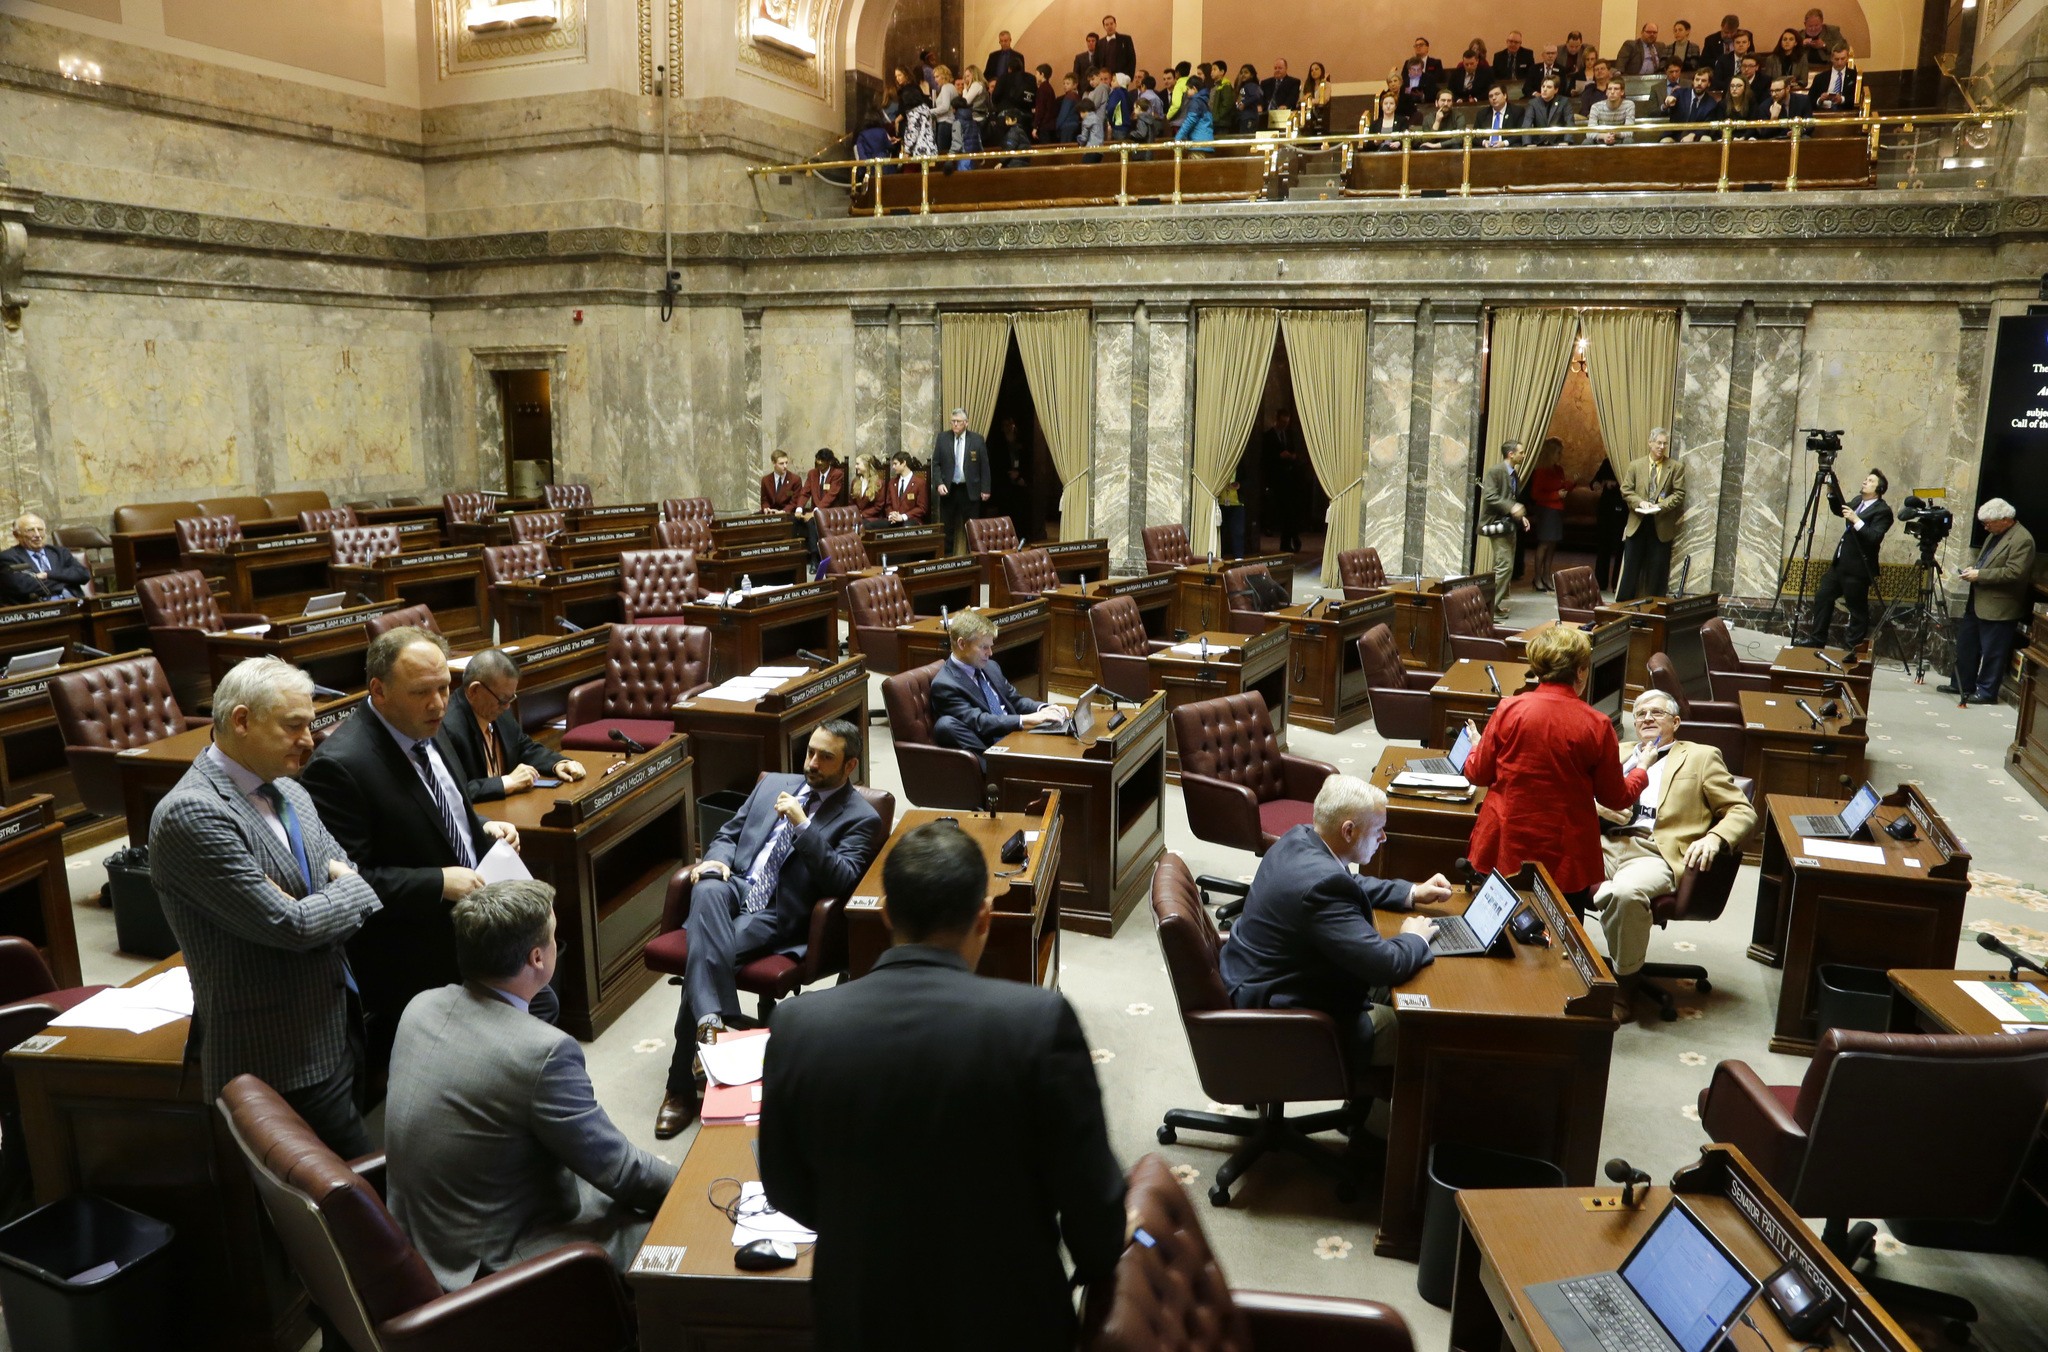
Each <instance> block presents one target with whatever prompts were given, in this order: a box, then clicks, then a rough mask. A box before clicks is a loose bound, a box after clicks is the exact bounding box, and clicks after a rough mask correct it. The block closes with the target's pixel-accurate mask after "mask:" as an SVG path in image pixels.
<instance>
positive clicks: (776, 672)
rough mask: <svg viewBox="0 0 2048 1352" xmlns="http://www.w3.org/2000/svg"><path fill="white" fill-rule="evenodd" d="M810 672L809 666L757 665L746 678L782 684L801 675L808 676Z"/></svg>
mask: <svg viewBox="0 0 2048 1352" xmlns="http://www.w3.org/2000/svg"><path fill="white" fill-rule="evenodd" d="M810 674H811V669H810V668H809V667H755V668H754V669H753V670H752V671H750V672H748V673H747V676H746V679H748V680H750V681H773V682H774V683H775V684H776V685H781V684H782V683H783V682H784V681H793V680H795V679H796V678H797V677H799V676H808V675H810Z"/></svg>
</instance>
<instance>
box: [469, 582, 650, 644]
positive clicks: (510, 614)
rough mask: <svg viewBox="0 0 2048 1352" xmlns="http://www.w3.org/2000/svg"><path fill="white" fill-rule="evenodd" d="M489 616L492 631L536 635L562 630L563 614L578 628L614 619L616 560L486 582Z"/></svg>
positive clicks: (508, 635) (503, 634)
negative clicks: (489, 607)
mask: <svg viewBox="0 0 2048 1352" xmlns="http://www.w3.org/2000/svg"><path fill="white" fill-rule="evenodd" d="M490 593H491V619H492V620H493V621H494V622H495V623H496V624H497V626H498V637H499V638H501V639H506V638H541V637H545V636H546V635H549V634H558V633H560V632H562V629H561V622H562V621H563V620H567V621H568V622H569V623H571V624H573V625H575V626H576V627H577V628H579V629H588V628H589V627H590V626H592V625H594V624H615V623H617V622H618V621H619V620H621V619H623V618H624V617H623V615H622V614H621V612H620V610H619V565H618V564H616V563H597V564H592V565H591V566H590V567H588V568H550V569H548V570H547V571H546V572H544V573H541V574H539V575H538V576H535V577H517V578H512V579H510V580H508V581H505V582H493V583H491V584H490Z"/></svg>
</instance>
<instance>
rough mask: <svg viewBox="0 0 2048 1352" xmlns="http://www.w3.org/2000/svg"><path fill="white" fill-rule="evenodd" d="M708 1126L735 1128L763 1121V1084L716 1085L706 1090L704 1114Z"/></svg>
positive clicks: (707, 1087)
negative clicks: (734, 1126)
mask: <svg viewBox="0 0 2048 1352" xmlns="http://www.w3.org/2000/svg"><path fill="white" fill-rule="evenodd" d="M702 1116H703V1119H704V1123H705V1125H707V1126H713V1127H716V1126H733V1125H737V1124H739V1123H743V1122H759V1121H760V1120H761V1084H760V1081H758V1080H757V1081H755V1082H754V1083H753V1084H714V1085H708V1086H706V1087H705V1090H704V1110H703V1113H702Z"/></svg>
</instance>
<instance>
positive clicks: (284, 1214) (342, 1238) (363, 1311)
mask: <svg viewBox="0 0 2048 1352" xmlns="http://www.w3.org/2000/svg"><path fill="white" fill-rule="evenodd" d="M214 1107H215V1109H216V1110H217V1111H218V1112H219V1113H220V1116H221V1120H222V1121H223V1122H224V1123H225V1124H226V1126H227V1132H228V1136H229V1137H230V1138H231V1139H232V1140H233V1141H234V1143H235V1147H236V1148H237V1149H238V1150H240V1151H241V1154H242V1161H243V1163H244V1164H246V1165H247V1166H248V1169H249V1177H250V1178H251V1179H252V1180H253V1181H254V1183H255V1186H256V1195H257V1196H258V1197H260V1198H261V1199H262V1201H263V1209H264V1211H265V1212H266V1213H268V1214H269V1216H270V1223H271V1224H272V1226H274V1227H275V1228H276V1232H277V1237H278V1241H279V1243H280V1244H282V1245H283V1247H284V1252H285V1257H286V1258H287V1259H289V1260H290V1262H291V1265H292V1268H293V1270H294V1271H296V1272H297V1273H298V1274H299V1279H300V1280H301V1281H303V1282H304V1283H305V1284H306V1291H307V1294H308V1295H310V1296H311V1297H312V1300H313V1303H314V1304H315V1305H317V1306H319V1307H320V1310H321V1311H322V1313H324V1314H325V1315H326V1316H327V1319H328V1321H329V1322H330V1323H331V1324H332V1325H333V1326H334V1330H335V1332H336V1333H338V1334H340V1335H341V1337H342V1338H344V1339H346V1340H347V1343H348V1346H349V1347H350V1348H352V1349H355V1352H387V1349H389V1350H390V1352H396V1350H397V1349H400V1348H403V1349H407V1350H408V1352H474V1350H475V1349H476V1348H479V1347H485V1346H505V1345H508V1344H517V1345H519V1346H522V1347H546V1348H549V1349H551V1352H624V1349H627V1348H631V1347H632V1346H634V1328H633V1316H632V1311H631V1308H630V1307H629V1306H628V1305H627V1303H626V1292H625V1284H624V1283H623V1282H621V1281H620V1279H619V1275H618V1273H617V1271H616V1270H615V1269H614V1268H613V1267H612V1263H611V1258H610V1256H609V1255H608V1254H606V1252H605V1251H604V1249H603V1247H601V1246H600V1245H597V1244H592V1243H589V1242H583V1243H577V1244H565V1245H563V1246H562V1247H561V1248H559V1249H555V1250H553V1251H551V1252H549V1253H545V1254H542V1255H541V1256H540V1257H538V1258H529V1259H526V1260H525V1261H524V1262H519V1263H514V1264H513V1265H512V1266H510V1267H508V1268H504V1269H502V1270H500V1271H498V1272H494V1273H492V1274H491V1275H490V1276H488V1277H480V1278H478V1279H477V1280H476V1281H475V1282H472V1283H471V1284H470V1285H468V1286H465V1287H463V1288H462V1289H461V1290H460V1291H450V1292H447V1293H445V1294H444V1293H443V1292H442V1290H441V1284H440V1283H439V1282H437V1281H436V1280H434V1274H433V1272H432V1271H431V1270H430V1269H429V1268H428V1267H427V1264H426V1261H425V1260H424V1259H422V1258H421V1257H420V1255H419V1252H418V1251H417V1250H416V1249H414V1248H413V1246H412V1244H411V1242H410V1241H409V1240H407V1239H406V1237H405V1232H404V1231H403V1230H401V1229H399V1227H398V1222H397V1221H396V1220H394V1219H392V1216H391V1213H390V1212H389V1211H388V1210H386V1209H385V1206H384V1202H383V1197H382V1194H383V1193H384V1191H385V1186H386V1185H385V1178H384V1156H383V1155H382V1154H376V1155H366V1156H364V1157H363V1158H362V1159H359V1160H347V1161H345V1160H343V1159H342V1158H341V1157H340V1156H339V1155H337V1154H335V1153H334V1152H333V1151H332V1150H329V1149H328V1148H327V1147H326V1145H324V1144H323V1143H322V1142H321V1140H320V1138H319V1137H318V1136H316V1135H314V1134H313V1130H312V1128H310V1127H308V1126H307V1125H306V1124H305V1122H304V1120H303V1119H301V1118H300V1117H299V1115H298V1114H297V1113H295V1112H293V1111H292V1109H291V1107H290V1105H288V1104H287V1103H286V1102H285V1101H284V1100H283V1099H282V1098H279V1097H278V1095H277V1092H276V1091H275V1090H273V1089H271V1087H270V1086H269V1085H267V1084H265V1083H263V1081H261V1080H259V1079H257V1078H256V1077H255V1076H254V1075H239V1076H237V1077H235V1078H234V1079H233V1080H231V1081H229V1082H228V1085H227V1087H226V1088H224V1089H222V1090H221V1094H220V1097H219V1098H218V1099H217V1100H215V1103H214Z"/></svg>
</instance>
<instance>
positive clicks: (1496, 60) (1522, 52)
mask: <svg viewBox="0 0 2048 1352" xmlns="http://www.w3.org/2000/svg"><path fill="white" fill-rule="evenodd" d="M1535 73H1536V53H1534V52H1532V51H1530V50H1529V49H1528V48H1527V47H1524V46H1523V45H1522V35H1521V34H1520V33H1519V32H1515V33H1510V34H1508V40H1507V45H1506V46H1504V47H1502V48H1501V49H1500V50H1499V51H1497V52H1495V53H1494V54H1493V78H1494V80H1495V81H1496V82H1500V83H1505V82H1506V81H1508V80H1520V81H1521V82H1522V88H1523V89H1525V90H1533V89H1534V88H1535V86H1534V85H1533V84H1531V83H1530V78H1529V77H1530V76H1532V75H1534V74H1535Z"/></svg>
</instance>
